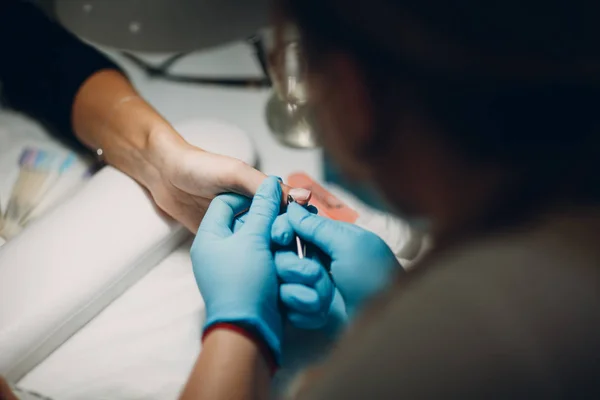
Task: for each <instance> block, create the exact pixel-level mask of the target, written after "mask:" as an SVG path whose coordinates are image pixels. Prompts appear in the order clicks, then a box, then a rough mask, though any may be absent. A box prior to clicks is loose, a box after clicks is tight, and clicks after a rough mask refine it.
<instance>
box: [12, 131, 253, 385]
mask: <svg viewBox="0 0 600 400" xmlns="http://www.w3.org/2000/svg"><path fill="white" fill-rule="evenodd" d="M179 131H180V132H181V133H182V135H183V136H184V137H185V138H186V139H188V141H189V142H190V143H192V144H195V145H198V146H200V147H202V148H204V149H206V150H210V151H213V152H216V153H221V154H227V155H231V156H234V157H237V158H240V159H242V160H243V161H246V162H248V163H253V162H254V151H253V148H252V144H251V142H250V140H249V139H248V137H247V135H246V134H245V133H244V132H243V131H241V130H239V129H238V128H236V127H232V126H231V125H228V124H224V123H220V122H215V121H189V122H187V123H185V124H182V125H181V126H179ZM188 236H189V233H188V232H187V231H185V230H184V229H183V228H182V227H181V226H180V225H179V224H176V223H174V222H173V221H172V220H170V219H168V218H165V216H164V215H163V214H162V213H161V212H159V211H158V210H157V208H156V207H155V206H154V204H153V202H152V201H151V199H150V198H149V196H148V194H147V193H146V192H145V191H144V190H143V189H142V188H141V187H140V186H139V185H138V184H137V183H136V182H134V181H133V180H132V179H131V178H129V177H127V176H125V175H124V174H122V173H120V172H119V171H117V170H115V169H113V168H111V167H107V168H104V169H103V170H102V171H100V172H99V173H98V174H96V175H95V176H94V177H93V178H92V179H91V180H90V181H89V182H88V183H87V184H86V185H85V186H84V187H83V188H82V189H81V191H79V192H78V193H77V194H75V195H74V196H72V197H71V198H70V199H69V200H68V201H66V202H65V203H64V204H62V205H60V206H59V207H57V208H55V209H53V210H52V211H51V212H50V213H49V214H48V215H46V216H44V217H43V218H41V219H39V220H38V221H35V222H34V223H32V225H31V226H28V228H27V229H26V230H24V231H23V232H22V233H21V234H20V235H19V236H17V237H16V238H14V239H13V240H11V241H10V242H8V243H7V244H5V245H4V246H3V247H2V249H1V250H0V354H1V356H0V374H2V375H4V376H6V378H7V379H9V380H12V381H15V380H17V379H19V378H21V377H22V376H23V375H24V374H25V373H27V372H28V371H30V370H31V369H32V368H33V367H34V366H35V365H37V364H38V363H39V362H40V361H42V360H43V359H44V358H45V357H47V356H48V355H49V354H50V353H51V352H52V351H54V350H55V349H56V348H58V347H59V346H60V345H61V344H62V343H64V341H65V340H67V339H68V338H69V337H70V336H71V335H73V334H74V333H75V332H77V331H78V330H79V329H80V328H81V327H82V326H84V325H85V324H86V323H87V322H89V321H90V320H91V319H92V318H93V317H94V316H95V315H97V314H98V312H100V311H101V310H102V309H103V308H104V307H106V306H107V305H108V304H109V303H110V302H112V301H113V300H114V299H115V298H116V297H117V296H119V295H120V294H122V293H123V292H124V291H125V290H126V289H127V288H128V287H129V286H130V285H132V284H133V283H135V282H136V281H137V280H139V279H140V278H141V277H142V276H144V274H146V273H147V272H148V271H149V270H150V269H151V268H152V267H154V266H155V265H156V264H157V263H158V262H159V261H160V260H162V259H163V258H164V257H165V256H167V255H168V254H170V253H171V252H172V251H173V250H174V249H175V248H176V247H177V246H178V245H179V244H180V243H181V242H182V240H184V239H185V238H186V237H188Z"/></svg>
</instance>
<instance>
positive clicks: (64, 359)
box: [20, 44, 322, 400]
mask: <svg viewBox="0 0 600 400" xmlns="http://www.w3.org/2000/svg"><path fill="white" fill-rule="evenodd" d="M115 58H116V59H117V60H118V61H120V62H122V64H123V65H124V66H125V67H126V70H127V72H128V73H129V76H130V77H131V79H132V80H133V82H134V83H135V84H136V86H137V87H138V89H139V91H140V92H141V94H142V95H143V96H144V97H145V98H147V99H148V100H149V101H150V103H152V104H153V105H154V106H155V107H156V108H157V110H158V111H159V112H161V113H162V114H163V115H164V116H165V117H166V118H167V119H168V120H170V121H171V122H174V123H177V122H178V121H184V120H190V119H197V118H208V119H211V120H213V119H218V120H223V121H226V122H230V123H232V124H234V125H236V126H238V127H240V128H242V129H244V130H245V131H246V132H248V134H249V136H250V138H251V140H252V142H253V143H254V144H255V146H256V149H257V155H258V162H259V166H260V168H261V169H262V170H263V171H264V172H266V173H267V174H274V175H278V176H281V177H286V176H288V175H289V174H290V173H292V172H297V171H304V172H306V173H308V174H309V175H311V176H313V177H314V178H316V179H320V178H321V176H322V171H321V153H320V151H318V150H294V149H289V148H286V147H283V146H281V145H279V144H278V142H276V140H275V138H274V137H273V136H272V134H271V133H270V132H269V130H268V128H267V125H266V121H265V117H264V109H265V104H266V101H267V99H268V96H269V91H267V90H260V91H259V90H253V89H223V88H216V87H205V86H184V85H179V84H173V83H167V82H161V81H152V80H149V79H148V78H146V77H144V76H143V75H142V74H141V73H140V72H139V71H138V70H136V69H135V67H132V66H131V65H130V64H128V63H127V62H126V61H124V60H123V59H121V58H119V57H115ZM174 71H185V72H190V73H198V74H202V73H212V74H214V75H222V74H229V73H231V74H238V75H242V74H245V73H257V72H258V67H257V66H256V65H255V61H254V59H253V57H252V55H251V51H250V50H249V48H248V47H246V46H245V45H242V44H235V45H232V46H229V47H227V48H222V49H219V50H215V51H211V52H209V53H203V54H201V55H192V56H190V57H188V58H185V59H183V60H182V61H181V63H180V64H176V66H175V68H174ZM202 307H203V305H202V301H201V298H200V296H199V294H198V292H197V288H196V286H195V283H194V280H193V277H192V274H191V268H190V264H189V258H188V255H187V250H186V249H181V250H180V251H178V252H177V253H175V254H173V255H171V256H170V257H169V258H167V259H165V260H164V261H163V263H162V264H161V265H160V266H159V267H157V268H155V269H154V270H153V271H151V272H150V273H149V274H148V275H146V276H145V277H144V278H143V279H142V280H141V281H139V282H138V283H137V284H136V285H135V286H134V287H132V288H131V289H130V290H129V291H128V292H126V293H125V294H124V295H123V296H121V297H120V298H118V299H117V300H116V301H114V302H113V303H112V304H110V305H109V306H108V307H107V308H106V309H105V310H104V311H103V312H102V313H101V314H100V315H98V316H97V317H96V318H95V319H94V320H93V321H92V322H90V323H89V324H88V325H86V326H85V327H84V328H83V329H81V330H80V331H79V332H78V333H77V334H76V335H75V336H73V337H72V339H71V340H69V341H68V342H67V343H65V344H64V345H63V346H61V347H60V348H59V349H58V350H56V351H55V352H54V353H53V354H52V355H51V356H50V357H49V358H48V359H47V360H46V361H44V362H43V363H42V364H40V365H39V366H38V367H37V368H35V369H34V370H33V371H32V372H31V373H30V374H28V375H27V376H26V377H25V378H24V379H23V380H22V381H21V382H20V385H22V386H24V387H25V388H29V389H31V390H36V391H39V392H41V393H47V394H50V395H53V396H55V398H56V399H57V400H59V399H82V398H85V399H115V400H117V399H136V398H140V399H161V400H162V399H170V398H175V397H176V394H177V392H178V391H179V389H180V387H181V385H182V384H183V382H184V381H185V379H186V378H187V374H188V372H189V369H190V367H191V365H192V363H193V360H194V358H195V357H196V355H197V352H198V350H199V339H200V327H201V321H202V320H201V318H202V310H203V308H202Z"/></svg>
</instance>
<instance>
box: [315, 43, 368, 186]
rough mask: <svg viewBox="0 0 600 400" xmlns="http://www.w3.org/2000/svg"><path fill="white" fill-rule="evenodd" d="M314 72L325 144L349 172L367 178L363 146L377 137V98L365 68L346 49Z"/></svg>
mask: <svg viewBox="0 0 600 400" xmlns="http://www.w3.org/2000/svg"><path fill="white" fill-rule="evenodd" d="M319 70H320V72H319V73H318V74H316V75H314V76H313V82H312V83H311V94H310V95H311V99H313V100H314V101H315V103H314V104H315V106H316V107H317V109H316V114H317V116H318V118H319V123H320V128H321V130H322V136H323V139H324V145H325V147H326V148H327V150H328V151H329V152H330V153H331V154H332V156H333V157H334V158H335V159H336V160H337V161H338V163H339V164H341V166H342V167H343V170H344V171H345V172H346V175H348V176H349V177H354V178H358V179H361V178H364V177H365V176H364V173H365V172H366V168H365V167H366V166H365V165H364V164H363V162H362V160H361V158H362V149H364V148H365V145H366V144H367V143H368V142H369V141H371V140H372V139H373V137H372V135H373V134H374V129H373V127H374V124H373V122H374V116H373V110H374V108H373V101H372V98H371V94H370V92H369V90H368V85H367V81H366V79H365V75H364V73H363V71H362V70H361V69H360V66H359V64H358V63H357V62H356V60H355V59H354V58H353V57H351V56H350V55H348V54H345V53H335V54H328V55H326V56H324V58H323V59H322V60H320V62H319Z"/></svg>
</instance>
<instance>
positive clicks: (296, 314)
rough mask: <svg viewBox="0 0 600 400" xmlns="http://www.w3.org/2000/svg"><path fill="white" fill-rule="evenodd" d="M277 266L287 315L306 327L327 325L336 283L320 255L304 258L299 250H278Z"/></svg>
mask: <svg viewBox="0 0 600 400" xmlns="http://www.w3.org/2000/svg"><path fill="white" fill-rule="evenodd" d="M275 267H276V269H277V275H278V277H279V280H280V282H281V285H280V287H279V298H280V299H281V302H282V303H283V304H284V305H285V306H286V310H285V311H286V316H287V319H288V320H289V321H290V322H291V323H292V324H293V325H294V326H296V327H298V328H302V329H319V328H322V327H323V326H325V324H327V321H328V319H329V318H328V317H329V311H330V305H331V302H332V301H333V296H334V293H335V287H334V285H333V282H332V281H331V277H330V276H329V273H328V272H327V271H326V270H325V269H324V268H323V266H322V263H320V262H319V261H318V258H316V257H315V258H314V259H311V258H308V257H307V258H304V259H302V260H301V259H299V258H298V253H297V252H296V251H295V250H282V251H277V252H276V253H275Z"/></svg>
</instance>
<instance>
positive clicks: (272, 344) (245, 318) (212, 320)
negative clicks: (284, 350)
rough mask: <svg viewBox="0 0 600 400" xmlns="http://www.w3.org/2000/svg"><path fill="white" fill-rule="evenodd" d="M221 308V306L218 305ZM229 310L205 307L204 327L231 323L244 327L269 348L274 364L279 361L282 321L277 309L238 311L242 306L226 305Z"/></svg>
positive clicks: (208, 327)
mask: <svg viewBox="0 0 600 400" xmlns="http://www.w3.org/2000/svg"><path fill="white" fill-rule="evenodd" d="M218 308H219V309H221V307H218ZM227 308H229V310H231V312H219V313H217V312H212V310H213V307H208V306H207V309H206V316H207V319H206V323H205V325H204V329H205V331H206V330H209V329H210V328H211V327H212V326H214V325H217V324H233V325H237V326H240V327H245V328H246V330H247V331H250V332H252V333H253V334H254V335H255V336H257V337H259V338H260V339H261V340H262V341H263V342H264V343H265V344H266V345H267V346H268V348H269V349H270V352H271V353H272V355H273V358H274V360H275V364H277V365H279V364H280V362H281V337H282V335H283V322H282V318H281V314H280V312H279V310H278V309H270V308H269V309H268V310H263V311H262V312H253V311H247V312H244V311H240V310H242V309H243V307H240V306H234V307H227ZM233 310H235V311H233Z"/></svg>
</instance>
